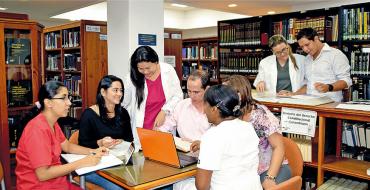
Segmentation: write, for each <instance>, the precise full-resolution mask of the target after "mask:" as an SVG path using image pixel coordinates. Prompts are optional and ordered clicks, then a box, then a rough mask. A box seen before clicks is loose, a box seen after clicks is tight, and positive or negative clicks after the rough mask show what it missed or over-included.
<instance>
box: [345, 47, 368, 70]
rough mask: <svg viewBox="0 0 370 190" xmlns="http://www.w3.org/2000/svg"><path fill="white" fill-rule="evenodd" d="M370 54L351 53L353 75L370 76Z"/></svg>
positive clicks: (356, 51) (358, 51)
mask: <svg viewBox="0 0 370 190" xmlns="http://www.w3.org/2000/svg"><path fill="white" fill-rule="evenodd" d="M369 64H370V53H367V52H361V51H360V50H355V51H352V52H351V61H350V66H351V74H352V75H369V74H370V68H369Z"/></svg>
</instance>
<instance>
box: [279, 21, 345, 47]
mask: <svg viewBox="0 0 370 190" xmlns="http://www.w3.org/2000/svg"><path fill="white" fill-rule="evenodd" d="M324 21H325V17H316V18H308V19H296V18H289V19H284V20H281V21H278V22H273V23H272V25H273V33H274V34H280V35H283V36H284V37H285V38H286V39H287V41H288V43H294V42H296V41H297V39H296V35H297V33H298V32H299V31H300V30H301V29H302V28H308V27H311V28H313V29H315V30H316V31H317V32H318V34H319V37H320V40H324V28H325V22H324ZM327 27H328V28H330V29H331V28H332V27H333V25H332V21H331V20H330V22H329V23H328V25H327ZM336 32H338V31H337V30H336ZM332 35H333V33H332V30H330V32H329V31H328V36H330V41H331V40H333V37H331V36H332ZM327 40H328V39H327Z"/></svg>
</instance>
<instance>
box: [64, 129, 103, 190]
mask: <svg viewBox="0 0 370 190" xmlns="http://www.w3.org/2000/svg"><path fill="white" fill-rule="evenodd" d="M78 134H79V131H78V130H77V131H75V132H74V133H72V135H71V137H70V138H69V142H70V143H73V144H78ZM69 179H70V181H75V182H77V183H79V184H80V187H81V188H83V189H84V188H85V187H86V189H88V190H104V189H103V188H102V187H100V186H99V185H95V184H93V183H89V182H85V179H84V177H81V179H80V176H75V177H73V179H72V175H71V174H70V176H69Z"/></svg>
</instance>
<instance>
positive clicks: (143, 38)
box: [138, 34, 157, 46]
mask: <svg viewBox="0 0 370 190" xmlns="http://www.w3.org/2000/svg"><path fill="white" fill-rule="evenodd" d="M138 44H139V45H141V46H156V45H157V35H155V34H139V36H138Z"/></svg>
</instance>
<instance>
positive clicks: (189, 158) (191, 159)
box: [178, 154, 198, 162]
mask: <svg viewBox="0 0 370 190" xmlns="http://www.w3.org/2000/svg"><path fill="white" fill-rule="evenodd" d="M178 155H179V159H180V161H181V160H184V161H186V162H196V161H197V160H198V158H196V157H192V156H188V155H185V154H178Z"/></svg>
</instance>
